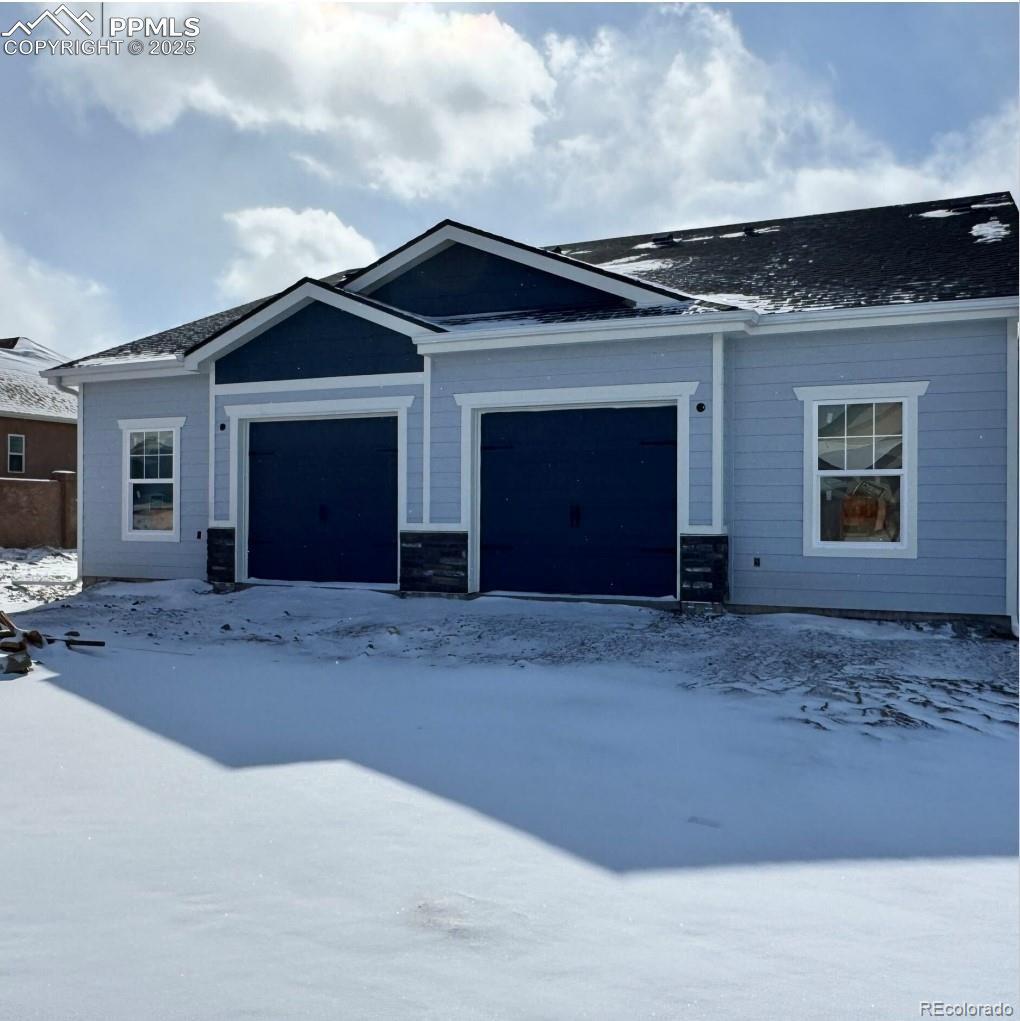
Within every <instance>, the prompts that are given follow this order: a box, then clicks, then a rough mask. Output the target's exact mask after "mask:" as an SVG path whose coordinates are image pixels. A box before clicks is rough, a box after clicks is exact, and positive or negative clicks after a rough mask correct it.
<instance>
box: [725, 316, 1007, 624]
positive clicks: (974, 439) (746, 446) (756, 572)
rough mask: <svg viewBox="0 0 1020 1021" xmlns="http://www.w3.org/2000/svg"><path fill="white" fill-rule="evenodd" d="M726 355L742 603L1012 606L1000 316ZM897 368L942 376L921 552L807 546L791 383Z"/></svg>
mask: <svg viewBox="0 0 1020 1021" xmlns="http://www.w3.org/2000/svg"><path fill="white" fill-rule="evenodd" d="M726 358H727V366H726V380H727V518H728V525H729V531H730V537H731V539H730V590H731V599H732V601H733V602H734V603H741V604H758V605H774V606H803V607H819V608H834V609H848V610H903V611H918V612H947V613H987V614H1002V613H1005V612H1006V610H1005V556H1006V542H1005V527H1006V524H1005V522H1006V386H1005V378H1006V376H1005V373H1006V345H1005V324H1004V323H1003V322H1001V321H996V320H986V321H980V322H969V323H950V324H941V325H933V326H925V327H920V326H903V327H884V328H875V329H861V330H841V331H833V332H831V333H827V334H789V335H786V336H767V337H752V338H739V339H733V340H730V341H728V342H727V350H726ZM897 380H930V382H931V385H930V386H929V388H928V392H927V394H925V396H923V397H921V398H919V402H918V442H919V447H918V465H919V467H918V557H917V559H916V560H909V559H904V560H899V559H877V558H876V559H867V558H861V557H852V558H851V557H847V558H840V557H805V556H804V555H803V552H802V547H803V526H802V514H803V470H804V469H803V456H804V455H803V450H804V418H803V407H804V406H803V404H802V403H801V402H800V401H799V400H797V398H796V396H795V394H794V392H793V388H794V387H795V386H819V385H828V384H839V383H881V382H891V381H897ZM754 557H760V558H761V566H760V567H757V568H756V567H754V566H753V558H754Z"/></svg>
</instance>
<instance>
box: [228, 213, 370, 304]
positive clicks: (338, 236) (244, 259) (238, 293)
mask: <svg viewBox="0 0 1020 1021" xmlns="http://www.w3.org/2000/svg"><path fill="white" fill-rule="evenodd" d="M224 219H225V220H226V221H227V222H228V223H230V224H231V225H232V226H233V228H234V232H235V236H236V242H237V247H238V249H239V252H238V254H237V255H236V257H235V258H234V259H233V260H232V261H231V262H230V264H229V265H228V266H227V269H226V271H225V272H224V273H223V275H222V276H221V277H220V278H219V280H218V281H217V284H218V287H219V291H220V294H221V295H222V297H223V298H224V299H225V300H229V301H236V302H241V301H248V300H250V299H252V298H258V297H262V296H264V295H268V294H273V293H275V292H276V291H280V290H282V289H283V288H284V287H287V286H288V285H290V284H292V283H293V282H294V281H295V280H298V279H300V278H301V277H305V276H308V277H322V276H328V275H329V274H331V273H336V272H338V271H340V270H342V269H353V268H356V267H358V266H363V265H365V264H366V263H368V262H372V261H373V260H374V259H375V258H376V257H377V253H376V249H375V245H373V244H372V242H371V241H369V240H368V238H366V237H363V236H362V235H361V234H359V233H358V232H357V231H356V230H355V229H354V228H353V227H348V226H347V225H346V224H344V223H341V221H340V220H339V219H337V217H336V215H335V214H334V213H331V212H328V211H327V210H325V209H303V210H301V211H300V212H299V211H297V210H295V209H288V208H287V207H285V206H284V207H279V206H278V207H258V208H254V209H239V210H237V211H236V212H232V213H226V214H225V216H224Z"/></svg>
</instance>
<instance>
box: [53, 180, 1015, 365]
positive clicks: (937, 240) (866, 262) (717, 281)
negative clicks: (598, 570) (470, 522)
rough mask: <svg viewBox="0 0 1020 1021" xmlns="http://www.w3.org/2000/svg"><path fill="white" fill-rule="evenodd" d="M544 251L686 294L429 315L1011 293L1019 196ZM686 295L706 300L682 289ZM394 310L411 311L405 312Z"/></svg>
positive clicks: (187, 343) (154, 353) (177, 341)
mask: <svg viewBox="0 0 1020 1021" xmlns="http://www.w3.org/2000/svg"><path fill="white" fill-rule="evenodd" d="M481 233H484V232H481ZM547 251H549V253H550V254H553V255H556V256H561V257H567V258H569V259H575V260H577V261H579V262H583V263H585V264H587V265H589V266H595V267H598V268H599V269H602V270H609V271H612V272H615V273H618V274H621V273H622V274H624V275H626V276H631V277H633V278H634V279H635V280H636V281H640V282H642V283H647V284H652V285H654V286H657V287H661V288H666V289H668V290H669V291H676V292H682V293H678V295H677V298H678V300H677V301H676V302H675V303H670V304H669V305H668V306H667V305H665V304H664V305H661V306H654V307H653V310H637V309H633V310H625V311H624V312H623V313H620V312H618V311H617V312H611V313H602V312H595V313H592V312H591V311H590V310H589V311H587V312H585V311H581V310H578V311H567V312H557V313H550V312H542V311H540V310H538V311H536V310H532V311H525V312H520V313H512V314H509V315H508V314H501V315H500V316H498V317H488V316H478V317H471V316H455V317H448V318H447V319H436V320H431V321H432V322H435V323H436V324H437V325H438V326H439V327H441V328H443V329H457V328H460V329H467V328H477V327H478V326H480V325H493V326H495V325H497V324H498V323H499V322H524V321H527V322H541V323H552V322H580V321H582V320H583V319H592V320H595V319H599V318H605V317H607V316H608V317H611V318H618V317H619V316H620V315H621V314H624V315H637V316H640V315H646V314H680V315H687V314H692V313H698V312H705V311H718V310H719V308H721V307H729V306H732V305H737V306H742V307H747V308H753V309H755V310H756V311H759V312H792V311H801V310H809V309H826V308H862V307H866V306H869V305H892V304H907V303H913V302H931V301H953V300H959V299H965V298H991V297H1007V296H1011V295H1014V294H1016V293H1017V207H1016V205H1015V203H1014V202H1013V198H1012V196H1011V195H1010V194H1009V193H1008V192H993V193H990V194H986V195H974V196H970V197H967V198H957V199H943V200H941V201H938V202H916V203H912V204H910V205H899V206H880V207H878V208H875V209H854V210H849V211H847V212H840V213H823V214H819V215H814V216H795V217H791V218H788V219H779V220H756V221H753V222H750V223H736V224H726V225H724V226H720V227H702V228H697V229H691V230H678V231H669V232H660V233H658V234H636V235H633V236H630V237H623V238H608V239H605V240H600V241H581V242H575V243H573V244H569V245H556V246H550V247H549V248H548V249H547ZM359 272H361V271H360V270H347V271H346V272H342V273H335V274H332V275H331V276H328V277H324V278H323V279H322V281H321V282H322V283H323V284H325V285H326V286H330V287H335V288H337V289H341V290H342V282H343V281H345V280H346V279H352V278H353V277H355V276H357V274H358V273H359ZM685 294H686V295H691V294H693V295H698V296H700V297H701V298H703V299H705V301H701V302H691V301H688V300H685V299H684V297H683V295H685ZM272 297H275V295H273V296H271V297H270V298H260V299H259V300H258V301H252V302H248V303H247V304H244V305H238V306H237V307H236V308H231V309H227V310H226V311H223V312H217V313H215V314H214V315H211V316H205V317H204V318H202V319H196V320H195V321H193V322H190V323H185V324H184V325H182V326H177V327H174V328H173V329H170V330H163V331H162V332H161V333H155V334H152V335H151V336H149V337H143V338H141V339H140V340H134V341H131V342H130V343H128V344H121V345H120V346H119V347H115V348H111V349H109V350H107V351H103V352H100V353H99V354H96V355H90V356H88V357H86V358H82V359H79V360H77V361H75V362H70V363H68V364H69V365H102V364H109V363H114V362H121V361H130V360H133V359H141V358H160V357H174V356H177V355H182V354H184V353H185V352H187V351H190V350H193V349H194V348H196V347H198V346H199V345H201V344H203V343H205V342H206V341H207V340H209V339H210V338H211V337H213V336H214V335H216V334H217V333H220V332H222V331H223V330H225V329H226V328H227V327H229V326H230V325H232V324H233V323H235V322H237V321H238V320H239V319H241V318H243V317H244V316H245V315H247V314H250V313H251V312H252V311H254V310H255V309H257V308H258V307H259V306H260V305H262V304H264V303H265V302H266V301H269V300H271V298H272ZM706 301H707V302H710V303H714V305H715V307H713V305H712V304H706ZM375 304H377V305H380V307H385V306H381V304H380V303H378V302H376V303H375ZM665 309H668V312H667V311H664V310H665ZM394 311H395V312H396V314H400V315H405V317H406V313H400V312H399V311H398V310H394ZM418 318H423V317H418Z"/></svg>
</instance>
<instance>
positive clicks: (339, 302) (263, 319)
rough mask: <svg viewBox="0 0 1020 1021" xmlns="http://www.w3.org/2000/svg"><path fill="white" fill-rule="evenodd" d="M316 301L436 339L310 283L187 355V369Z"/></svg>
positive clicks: (422, 328) (425, 330) (397, 318)
mask: <svg viewBox="0 0 1020 1021" xmlns="http://www.w3.org/2000/svg"><path fill="white" fill-rule="evenodd" d="M313 301H321V302H322V303H323V304H325V305H331V306H332V307H333V308H337V309H340V311H342V312H348V313H350V314H351V315H354V316H357V317H358V318H359V319H364V320H366V321H367V322H370V323H375V324H376V325H377V326H383V327H385V328H386V329H388V330H393V331H394V332H396V333H402V334H404V336H406V337H410V338H411V339H412V340H417V339H418V337H419V336H421V335H427V336H433V331H432V330H430V329H428V328H427V327H425V326H419V325H417V324H416V323H412V322H410V321H409V320H407V319H403V318H401V317H400V316H395V315H390V314H389V313H388V312H385V311H383V310H382V309H378V308H373V307H372V306H371V305H366V304H364V303H363V302H360V301H355V300H354V299H353V298H349V297H347V296H346V295H344V294H341V293H339V292H338V291H332V290H330V289H329V288H328V287H325V286H322V285H319V284H315V283H312V282H310V281H309V282H308V283H304V284H302V285H301V286H300V287H295V288H294V290H292V291H290V292H289V293H287V294H285V295H283V296H282V297H281V298H278V299H277V300H276V301H273V302H271V303H270V304H268V305H266V306H265V308H262V309H259V311H258V312H256V313H255V314H254V315H251V316H249V317H248V318H247V319H245V320H244V321H243V322H240V323H238V324H237V325H236V326H232V327H231V328H230V329H229V330H226V331H224V332H223V333H221V334H220V335H219V336H218V337H217V338H216V339H215V340H213V341H210V342H209V343H207V344H203V345H202V347H200V348H198V350H196V351H193V352H192V353H191V354H189V355H185V356H184V359H183V364H184V366H185V368H188V369H193V370H194V369H199V368H201V367H203V366H204V365H205V364H206V363H207V362H210V361H213V360H214V359H216V358H218V357H220V356H221V355H224V354H226V353H227V352H228V351H231V350H233V349H234V348H235V347H240V346H241V344H243V343H244V342H245V341H247V340H251V338H252V337H253V336H255V335H256V334H258V333H261V332H262V331H263V330H266V329H268V328H269V327H271V326H275V325H276V323H278V322H281V321H282V320H284V319H286V318H287V317H288V316H290V315H293V314H294V313H295V312H297V311H299V310H300V309H301V308H304V306H305V305H308V304H309V303H310V302H313Z"/></svg>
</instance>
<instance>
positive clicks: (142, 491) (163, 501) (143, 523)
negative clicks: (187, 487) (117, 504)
mask: <svg viewBox="0 0 1020 1021" xmlns="http://www.w3.org/2000/svg"><path fill="white" fill-rule="evenodd" d="M131 527H132V529H135V530H136V531H146V532H171V531H173V527H174V487H173V485H172V484H171V483H168V482H143V483H141V484H135V485H133V486H132V487H131Z"/></svg>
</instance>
